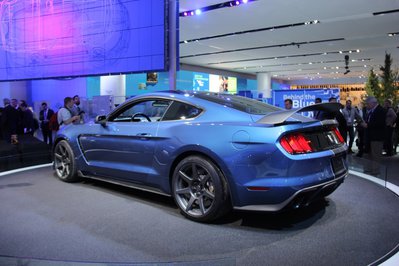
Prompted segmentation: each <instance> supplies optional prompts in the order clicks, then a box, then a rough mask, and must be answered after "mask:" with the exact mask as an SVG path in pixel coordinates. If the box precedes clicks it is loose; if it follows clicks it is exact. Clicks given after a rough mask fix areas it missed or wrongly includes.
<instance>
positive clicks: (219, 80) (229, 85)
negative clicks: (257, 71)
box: [209, 75, 237, 94]
mask: <svg viewBox="0 0 399 266" xmlns="http://www.w3.org/2000/svg"><path fill="white" fill-rule="evenodd" d="M209 91H212V92H227V93H233V94H234V93H237V78H235V77H227V76H218V75H209Z"/></svg>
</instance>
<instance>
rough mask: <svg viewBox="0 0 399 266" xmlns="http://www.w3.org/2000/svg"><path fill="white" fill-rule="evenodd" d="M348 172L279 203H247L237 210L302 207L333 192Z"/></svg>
mask: <svg viewBox="0 0 399 266" xmlns="http://www.w3.org/2000/svg"><path fill="white" fill-rule="evenodd" d="M346 176H347V172H345V173H343V174H342V175H340V176H338V177H336V178H334V179H333V180H330V181H328V182H324V183H321V184H317V185H314V186H311V187H306V188H303V189H300V190H298V191H297V192H295V193H294V194H293V195H292V196H291V197H289V198H288V199H286V200H285V201H283V202H281V203H278V204H262V205H246V206H236V207H234V209H235V210H245V211H270V212H276V211H281V210H283V209H290V208H300V207H304V206H307V205H309V204H310V203H312V202H314V201H316V200H317V199H320V198H323V197H326V196H328V195H329V194H331V193H332V192H333V191H334V190H335V189H337V188H338V186H339V185H340V184H342V183H343V181H344V179H345V177H346Z"/></svg>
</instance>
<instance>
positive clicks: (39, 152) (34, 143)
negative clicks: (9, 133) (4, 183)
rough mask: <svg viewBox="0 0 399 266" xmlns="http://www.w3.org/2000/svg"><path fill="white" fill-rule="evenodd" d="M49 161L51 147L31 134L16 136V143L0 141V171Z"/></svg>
mask: <svg viewBox="0 0 399 266" xmlns="http://www.w3.org/2000/svg"><path fill="white" fill-rule="evenodd" d="M50 162H51V147H50V146H49V145H48V144H46V143H44V142H42V141H40V140H38V139H37V138H35V137H33V136H30V135H22V136H18V144H11V143H8V142H6V141H4V140H2V141H0V172H2V171H8V170H13V169H18V168H23V167H28V166H33V165H40V164H45V163H50Z"/></svg>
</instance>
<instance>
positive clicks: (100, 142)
mask: <svg viewBox="0 0 399 266" xmlns="http://www.w3.org/2000/svg"><path fill="white" fill-rule="evenodd" d="M316 110H322V111H324V112H334V111H337V110H339V104H337V103H325V104H316V105H312V106H307V107H303V108H300V109H296V110H282V109H280V108H278V107H275V106H272V105H268V104H266V103H263V102H260V101H257V100H253V99H249V98H245V97H241V96H235V95H229V94H221V93H211V92H185V91H169V92H158V93H149V94H144V95H141V96H136V97H133V98H131V99H129V100H127V101H126V102H124V103H123V104H121V105H119V106H118V107H117V108H115V109H114V110H113V111H111V112H110V113H109V114H108V115H102V116H97V117H96V119H95V121H92V122H89V123H86V124H81V125H69V126H66V127H65V128H63V129H62V130H60V131H59V132H58V134H57V137H56V140H55V143H54V147H53V157H54V169H55V172H56V175H57V176H58V178H59V179H61V180H62V181H65V182H75V181H77V180H80V179H82V178H92V179H99V180H103V181H107V182H112V183H116V184H121V185H124V186H129V187H134V188H136V189H141V190H145V191H150V192H155V193H159V194H163V195H168V196H171V197H173V198H174V200H175V202H176V204H177V206H178V207H179V209H180V210H181V213H182V214H183V215H184V216H186V217H187V218H189V219H191V220H194V221H199V222H210V221H213V220H215V219H218V218H220V217H221V216H223V215H225V214H226V213H227V212H229V211H230V210H231V209H236V210H250V211H282V210H286V209H291V208H301V207H303V206H307V205H309V204H310V203H311V202H313V201H315V200H317V199H320V198H324V197H326V196H327V195H329V194H330V193H332V192H333V191H334V190H335V189H336V188H337V187H338V186H339V185H340V184H341V183H342V182H343V180H344V178H345V177H346V175H347V172H348V169H347V164H346V149H347V147H346V145H345V142H344V140H343V138H342V136H341V134H340V133H339V131H338V129H337V123H336V121H335V120H324V121H318V120H314V119H312V118H309V117H306V116H303V115H301V113H302V112H312V111H316Z"/></svg>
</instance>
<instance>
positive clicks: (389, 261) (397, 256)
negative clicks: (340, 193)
mask: <svg viewBox="0 0 399 266" xmlns="http://www.w3.org/2000/svg"><path fill="white" fill-rule="evenodd" d="M349 173H350V174H352V175H355V176H357V177H360V178H363V179H367V180H369V181H371V182H373V183H375V184H377V185H379V186H382V187H384V188H386V189H388V190H389V191H391V192H392V193H394V194H395V195H396V196H397V197H399V186H396V185H395V184H392V183H390V182H387V181H383V180H381V179H379V178H378V177H374V176H371V175H367V174H365V173H361V172H357V171H354V170H349ZM377 265H383V266H384V265H385V266H390V265H399V244H397V245H396V247H394V248H393V249H392V250H391V251H390V252H388V253H387V254H385V255H384V256H383V257H382V258H379V259H378V260H376V261H375V262H373V263H371V264H369V266H377Z"/></svg>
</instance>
